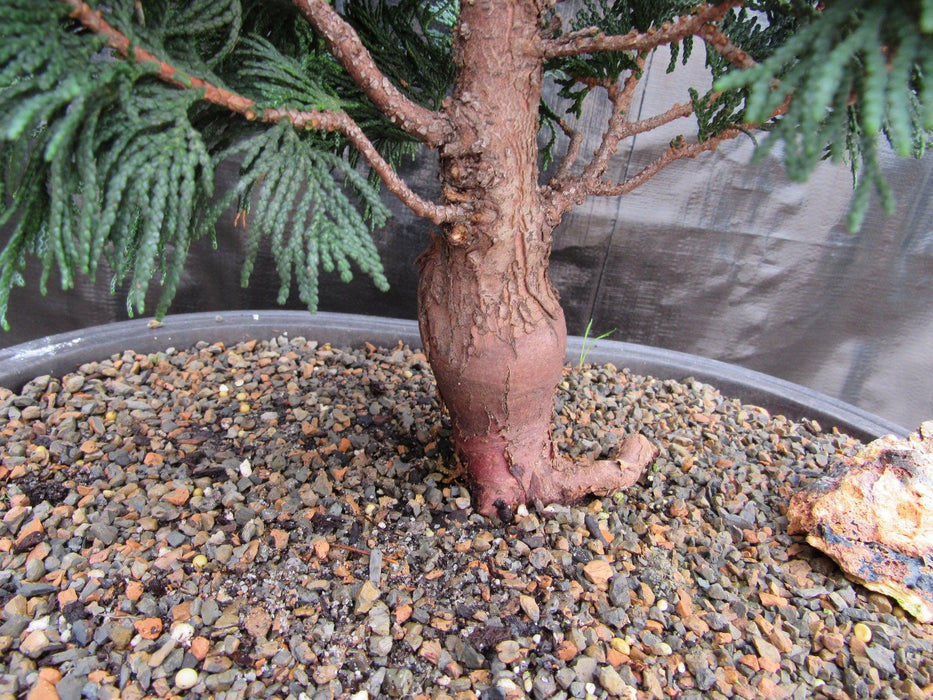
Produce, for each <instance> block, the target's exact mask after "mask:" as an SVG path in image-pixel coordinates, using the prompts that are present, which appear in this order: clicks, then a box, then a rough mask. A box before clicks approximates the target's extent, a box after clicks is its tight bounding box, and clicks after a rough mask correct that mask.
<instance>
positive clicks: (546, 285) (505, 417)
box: [418, 0, 654, 513]
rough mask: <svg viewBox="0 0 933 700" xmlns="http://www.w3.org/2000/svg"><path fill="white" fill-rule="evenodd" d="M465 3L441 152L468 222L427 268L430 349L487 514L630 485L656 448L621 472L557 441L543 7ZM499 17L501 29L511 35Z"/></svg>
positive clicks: (626, 458)
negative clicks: (568, 451)
mask: <svg viewBox="0 0 933 700" xmlns="http://www.w3.org/2000/svg"><path fill="white" fill-rule="evenodd" d="M506 4H507V5H508V11H507V12H504V13H503V12H502V9H501V7H499V6H498V3H464V4H463V5H462V6H461V14H460V23H459V25H458V28H457V31H456V33H455V37H454V60H455V61H456V62H457V65H458V67H459V69H460V70H459V77H458V81H457V84H456V87H455V91H454V94H453V96H452V99H451V100H450V101H449V102H448V105H447V108H448V114H449V116H450V118H451V121H452V123H453V125H454V130H455V137H454V139H453V140H452V141H451V142H450V144H449V145H447V146H444V147H443V148H442V149H441V153H440V155H441V174H442V180H443V183H444V193H445V196H446V198H447V199H448V201H451V202H466V203H469V205H470V206H471V207H472V211H473V213H472V216H471V217H470V218H469V219H463V220H459V221H456V222H452V223H451V224H448V225H446V226H445V229H444V232H443V235H440V236H437V237H436V238H435V239H434V240H433V241H432V243H431V245H430V247H429V248H428V250H427V251H425V253H424V254H423V255H422V256H421V258H420V259H419V265H420V272H421V274H420V281H419V293H418V299H419V322H420V327H421V334H422V340H423V342H424V346H425V350H426V352H427V355H428V359H429V361H430V363H431V367H432V369H433V370H434V374H435V377H436V379H437V384H438V389H439V391H440V394H441V398H442V399H443V402H444V405H445V406H446V408H447V410H448V411H449V412H450V415H451V420H452V425H453V440H454V445H455V447H456V451H457V454H458V456H459V458H460V460H461V462H462V463H463V464H464V465H465V466H466V469H467V471H468V473H469V477H470V479H471V481H472V483H473V488H474V494H473V495H474V499H475V504H476V506H477V508H478V509H479V510H480V511H481V512H485V513H491V512H494V511H495V509H496V505H497V504H504V505H508V506H514V505H516V504H518V503H529V502H541V503H550V502H555V501H561V502H566V501H572V500H576V499H579V498H580V497H582V496H584V495H586V494H587V493H599V494H603V493H607V492H610V491H614V490H617V489H619V488H624V487H626V486H630V485H632V484H634V483H635V481H636V480H637V479H638V477H639V476H640V475H641V473H642V472H643V470H644V468H645V467H646V466H647V464H648V463H649V462H650V461H651V460H652V459H653V457H654V448H653V447H652V446H651V445H650V444H649V443H648V442H647V440H644V438H639V437H635V438H632V439H630V440H628V441H626V442H624V443H623V444H622V446H621V448H620V452H619V455H618V458H616V459H612V460H603V461H599V462H595V463H590V464H578V463H571V462H570V461H569V460H566V459H564V458H561V457H560V456H559V455H557V454H556V451H555V449H554V443H553V441H552V438H551V422H552V419H553V405H554V396H555V393H556V389H557V384H558V383H559V381H560V378H561V373H562V370H563V366H564V357H565V351H566V350H565V349H566V340H567V332H566V325H565V322H564V315H563V311H562V310H561V307H560V303H559V300H558V297H557V293H556V291H555V290H554V288H553V287H552V285H551V283H550V281H549V279H548V260H549V256H550V251H551V231H552V229H553V225H554V223H553V222H552V221H549V220H548V219H547V217H546V207H545V204H546V203H545V202H544V200H543V198H542V195H541V192H540V190H539V187H538V174H539V173H538V164H537V163H538V148H537V131H538V125H537V111H538V110H537V107H538V104H539V101H540V96H541V81H542V69H541V50H542V49H541V44H540V40H539V35H538V19H539V10H540V8H539V7H538V4H537V3H536V2H534V1H532V0H515V1H513V2H509V3H506ZM503 16H504V17H505V19H506V23H505V24H504V25H503V22H502V20H503Z"/></svg>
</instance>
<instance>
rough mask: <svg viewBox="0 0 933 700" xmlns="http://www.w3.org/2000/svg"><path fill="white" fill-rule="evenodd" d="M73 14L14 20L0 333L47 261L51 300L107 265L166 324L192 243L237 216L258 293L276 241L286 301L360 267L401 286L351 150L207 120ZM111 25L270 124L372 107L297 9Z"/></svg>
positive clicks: (1, 39) (135, 18)
mask: <svg viewBox="0 0 933 700" xmlns="http://www.w3.org/2000/svg"><path fill="white" fill-rule="evenodd" d="M272 6H275V11H272V10H270V7H272ZM70 9H71V8H70V7H69V6H68V5H66V4H64V3H60V2H51V1H43V2H36V0H5V1H4V3H2V4H0V203H2V207H3V208H2V209H0V225H5V226H6V227H7V228H8V230H9V231H10V238H9V241H8V243H7V245H6V248H5V249H4V250H3V251H2V253H0V323H2V324H3V325H4V326H5V325H6V318H5V312H6V307H7V304H8V301H9V296H10V293H11V290H12V288H13V287H15V286H18V285H22V284H23V282H24V281H23V276H22V273H23V270H24V268H25V266H26V263H27V259H28V258H29V257H30V256H35V257H38V258H39V260H40V261H41V264H42V269H43V273H42V278H41V280H40V290H41V291H42V292H43V293H44V292H45V290H46V287H47V281H48V278H49V276H50V274H51V273H52V271H53V270H57V271H58V274H59V276H60V278H61V284H62V286H63V287H64V288H68V287H71V286H72V285H73V284H74V279H75V275H76V274H79V273H81V274H88V275H92V276H93V275H94V274H95V272H96V270H97V268H98V266H99V261H100V260H101V259H102V258H106V259H107V261H108V263H109V266H110V269H111V270H112V272H113V278H112V287H113V289H114V290H116V289H117V287H118V286H120V285H122V284H124V283H126V284H127V287H126V295H127V308H128V310H129V312H130V313H131V314H132V313H142V312H143V311H144V310H145V303H146V295H147V292H148V291H149V288H150V286H151V282H152V280H153V278H155V279H156V280H157V281H158V283H159V284H160V285H161V293H160V297H159V301H158V305H157V309H156V314H157V315H159V316H161V315H163V314H164V313H165V312H166V311H167V309H168V306H169V303H170V302H171V300H172V298H173V296H174V294H175V292H176V290H177V288H178V283H179V280H180V277H181V273H182V270H183V267H184V262H185V259H186V257H187V253H188V250H189V248H190V246H191V244H192V242H194V241H195V240H196V239H198V238H199V237H201V236H203V235H204V234H205V233H212V232H213V227H214V224H215V222H216V219H217V218H218V217H219V215H220V214H221V212H222V211H223V205H224V204H229V203H231V202H232V201H234V200H237V206H238V207H239V208H240V209H242V210H244V211H245V210H250V212H251V213H250V215H249V216H248V218H247V220H248V222H249V231H248V234H247V236H248V251H249V254H248V256H247V260H246V262H245V265H244V280H245V279H247V278H248V277H249V272H250V270H251V267H252V264H253V262H254V260H255V256H256V252H257V251H258V249H259V246H260V241H261V240H262V239H264V238H268V239H269V241H270V244H271V248H272V252H273V256H274V258H275V260H276V263H277V266H278V271H279V274H280V278H281V280H282V287H281V290H280V294H279V297H280V299H281V300H283V301H284V299H285V298H286V297H287V296H288V292H289V289H290V288H291V282H292V280H293V279H294V280H296V282H297V288H298V292H299V295H300V297H301V299H302V300H304V301H305V303H307V304H308V306H309V307H310V308H314V306H315V304H316V303H317V286H316V285H317V277H318V266H319V265H320V267H322V268H323V269H325V270H337V271H338V272H339V273H340V276H341V277H342V278H343V279H349V278H350V276H351V271H350V263H351V262H354V263H356V264H357V265H358V266H359V267H360V269H361V270H362V271H363V272H365V273H367V274H369V275H371V276H372V277H373V279H374V280H375V283H376V284H377V286H379V287H380V288H384V287H385V286H386V280H385V277H384V275H383V273H382V268H381V265H380V262H379V259H378V256H377V254H376V251H375V247H374V244H373V242H372V239H371V238H370V236H369V231H370V230H371V227H372V226H375V225H381V224H382V223H383V222H384V221H385V219H386V216H387V214H388V212H387V210H386V208H385V206H384V205H383V204H382V202H381V201H380V200H379V197H378V189H377V188H374V187H373V186H372V184H371V183H367V181H366V177H365V174H361V173H360V172H358V171H357V170H356V169H355V168H354V167H353V165H352V163H353V162H354V160H353V158H352V156H353V155H354V151H352V149H351V148H350V147H349V145H348V144H347V143H346V142H345V140H344V139H343V138H342V137H340V136H339V135H336V134H322V133H318V132H307V131H301V132H298V131H296V130H294V129H293V128H292V127H291V126H290V125H288V124H281V125H278V126H270V125H260V124H250V123H248V122H246V120H243V119H240V118H233V119H231V118H230V115H229V114H228V113H225V112H222V110H219V109H216V108H213V107H210V106H207V105H205V104H204V103H202V102H201V97H202V96H203V93H202V91H201V90H180V89H178V88H177V87H173V86H170V85H168V84H166V83H164V82H162V81H161V80H160V79H159V78H158V77H157V72H158V70H159V67H158V66H157V65H155V64H140V63H136V62H134V61H132V60H126V59H124V58H123V57H120V56H117V55H116V54H115V53H114V52H113V51H112V50H110V49H108V48H107V47H105V46H104V44H103V42H102V40H101V39H100V38H98V37H96V36H94V35H92V34H90V33H89V32H87V31H86V30H84V29H83V28H82V27H80V25H78V24H77V23H76V22H75V21H73V20H72V19H70V18H69V16H68V15H69V12H70ZM97 9H98V10H99V11H100V12H102V14H103V17H104V18H105V19H106V20H107V21H108V22H109V23H110V24H111V25H113V26H114V27H116V28H118V29H119V30H120V31H121V32H122V33H124V34H125V35H127V36H128V37H129V38H130V39H131V41H132V42H133V44H134V45H136V46H141V47H144V48H146V49H148V50H150V51H151V52H152V53H153V54H155V55H157V56H160V57H165V58H166V60H168V61H169V62H170V63H171V65H172V66H173V67H175V68H180V69H181V71H182V72H181V73H179V74H177V75H176V77H177V78H178V79H180V80H182V82H183V81H184V78H183V76H184V71H187V72H188V73H189V74H190V75H196V76H198V77H200V78H206V79H208V80H209V81H210V82H212V83H213V84H215V85H218V86H228V85H231V84H234V83H235V84H236V86H237V88H240V87H242V88H244V92H245V93H246V94H247V95H248V96H250V97H253V98H254V99H256V100H257V101H258V103H259V104H260V106H269V107H285V108H296V109H340V108H342V107H345V108H347V109H348V110H356V112H357V113H358V114H359V113H360V111H361V108H360V107H359V105H360V104H362V103H364V102H365V100H362V99H361V96H360V94H359V92H358V90H357V91H356V92H354V91H353V90H351V89H347V85H348V84H349V83H350V81H349V79H348V78H347V76H346V75H345V74H343V72H342V69H341V68H340V67H339V65H338V64H337V63H336V62H335V61H334V59H333V58H332V57H330V56H329V55H328V54H327V53H326V51H325V50H324V47H323V43H322V42H321V41H320V40H319V39H317V38H316V37H315V36H314V35H313V33H312V32H311V31H310V29H309V28H308V24H307V22H305V21H304V20H303V19H302V18H300V17H298V16H297V15H296V13H295V11H294V8H293V6H292V5H291V3H279V4H278V5H277V6H276V3H275V2H274V0H273V1H272V2H258V0H257V2H253V3H248V4H246V5H245V7H244V10H243V11H241V7H240V3H239V2H238V0H195V1H194V2H170V1H169V0H151V1H149V2H146V3H135V2H133V0H116V1H114V0H111V1H109V2H107V3H106V5H105V4H101V5H100V6H99V7H98V8H97ZM276 13H278V15H277V16H276ZM369 109H371V107H369ZM364 121H365V120H364ZM386 123H388V122H387V121H386V120H384V119H382V122H378V126H383V127H384V124H386ZM374 124H377V121H376V120H375V119H374V120H372V121H371V122H370V123H368V124H367V125H365V126H364V128H367V127H372V126H373V125H374ZM390 126H391V125H390ZM393 129H394V131H393ZM374 131H375V132H378V131H379V129H378V128H377V129H374ZM399 133H401V132H398V130H397V129H395V127H391V128H386V129H384V132H383V133H376V134H374V137H375V138H376V140H380V139H381V141H380V143H381V144H382V147H383V150H385V151H391V149H392V148H393V144H396V143H398V142H399V141H401V142H402V143H404V144H407V142H408V139H407V136H406V137H405V138H404V139H399V138H398V134H399ZM393 139H394V140H393ZM402 149H404V146H403V147H402ZM227 158H239V159H240V161H239V165H240V168H239V175H240V179H239V181H238V183H237V184H236V186H235V187H234V189H233V191H232V192H231V193H230V196H229V197H227V198H223V199H221V200H220V203H218V202H216V201H215V200H214V199H212V195H213V182H214V173H215V169H216V167H217V165H218V164H219V163H221V162H223V161H224V160H225V159H227ZM357 205H361V206H359V207H358V206H357ZM361 211H362V213H361Z"/></svg>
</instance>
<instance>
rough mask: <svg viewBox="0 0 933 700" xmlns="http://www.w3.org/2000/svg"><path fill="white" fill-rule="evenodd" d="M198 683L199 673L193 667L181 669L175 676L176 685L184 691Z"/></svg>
mask: <svg viewBox="0 0 933 700" xmlns="http://www.w3.org/2000/svg"><path fill="white" fill-rule="evenodd" d="M197 682H198V672H197V671H196V670H195V669H193V668H191V667H186V668H182V669H179V671H178V673H176V674H175V685H176V687H178V688H181V689H182V690H188V688H193V687H194V686H195V684H196V683H197Z"/></svg>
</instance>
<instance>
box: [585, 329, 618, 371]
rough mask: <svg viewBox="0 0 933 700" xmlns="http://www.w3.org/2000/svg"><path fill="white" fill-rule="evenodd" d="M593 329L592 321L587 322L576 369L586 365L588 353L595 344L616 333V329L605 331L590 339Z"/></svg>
mask: <svg viewBox="0 0 933 700" xmlns="http://www.w3.org/2000/svg"><path fill="white" fill-rule="evenodd" d="M592 328H593V319H590V320H589V321H587V324H586V330H584V331H583V343H582V344H581V345H580V358H579V360H578V361H577V369H583V365H585V364H586V358H587V357H588V356H589V354H590V351H591V350H592V349H593V348H594V347H596V342H597V341H599V340H603V339H604V338H608V337H609V336H610V335H612V334H613V333H615V332H616V329H615V328H613V329H612V330H609V331H606V332H605V333H600V334H599V335H597V336H596V337H595V338H591V337H590V331H591V330H592Z"/></svg>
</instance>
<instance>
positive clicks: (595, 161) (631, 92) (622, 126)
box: [556, 54, 645, 189]
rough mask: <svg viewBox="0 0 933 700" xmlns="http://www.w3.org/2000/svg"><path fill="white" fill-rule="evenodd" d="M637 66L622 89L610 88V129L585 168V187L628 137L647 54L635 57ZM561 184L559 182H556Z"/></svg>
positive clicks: (606, 164)
mask: <svg viewBox="0 0 933 700" xmlns="http://www.w3.org/2000/svg"><path fill="white" fill-rule="evenodd" d="M635 60H636V64H637V68H636V70H633V71H632V72H631V73H630V74H629V75H628V77H626V79H625V82H624V83H623V86H622V89H621V90H619V89H618V87H617V86H615V85H613V86H612V87H611V88H610V89H609V99H610V101H611V102H612V114H611V115H610V117H609V129H608V130H607V131H606V133H605V134H604V135H603V140H602V142H601V143H600V144H599V146H598V147H597V148H596V152H595V153H594V154H593V158H592V160H591V161H590V162H589V163H587V165H586V166H585V167H584V168H583V174H582V176H581V177H580V181H581V183H582V185H583V187H584V189H589V188H590V187H592V186H593V185H595V183H596V182H598V181H599V179H600V178H601V177H602V176H603V174H604V173H605V172H606V168H607V167H609V159H610V158H611V157H612V156H613V155H615V154H616V152H617V151H618V150H619V144H620V143H621V142H622V139H624V138H627V136H628V134H627V133H626V124H628V122H627V121H626V117H627V116H628V112H629V107H630V106H631V104H632V99H633V98H634V97H635V89H636V88H637V87H638V83H639V82H640V80H641V76H642V75H643V71H644V68H645V54H641V55H639V56H638V58H636V59H635ZM556 184H558V186H559V183H556Z"/></svg>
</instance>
